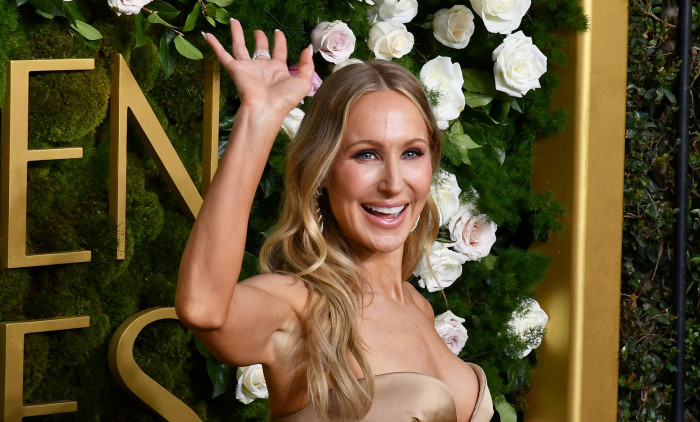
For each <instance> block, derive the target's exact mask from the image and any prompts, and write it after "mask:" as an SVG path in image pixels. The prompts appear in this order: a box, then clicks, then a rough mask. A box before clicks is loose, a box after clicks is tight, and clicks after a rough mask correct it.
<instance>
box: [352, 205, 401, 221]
mask: <svg viewBox="0 0 700 422" xmlns="http://www.w3.org/2000/svg"><path fill="white" fill-rule="evenodd" d="M407 207H408V205H406V204H404V205H400V206H398V207H374V206H371V205H362V208H363V209H364V210H365V211H366V212H368V213H370V214H372V215H374V216H377V217H380V218H383V219H386V220H393V219H395V218H396V217H398V216H399V215H401V213H402V212H403V211H404V210H405V209H406V208H407Z"/></svg>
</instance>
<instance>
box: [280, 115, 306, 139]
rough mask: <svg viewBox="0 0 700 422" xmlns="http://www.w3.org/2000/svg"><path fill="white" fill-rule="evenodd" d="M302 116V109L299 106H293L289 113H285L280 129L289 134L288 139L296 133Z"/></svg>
mask: <svg viewBox="0 0 700 422" xmlns="http://www.w3.org/2000/svg"><path fill="white" fill-rule="evenodd" d="M303 118H304V111H303V110H301V109H299V108H293V109H292V110H291V111H290V112H289V114H287V117H285V118H284V121H283V122H282V129H283V130H284V133H286V134H287V136H289V139H293V138H294V137H295V136H296V135H297V130H299V125H300V124H301V120H302V119H303Z"/></svg>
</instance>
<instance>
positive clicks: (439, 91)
mask: <svg viewBox="0 0 700 422" xmlns="http://www.w3.org/2000/svg"><path fill="white" fill-rule="evenodd" d="M19 1H20V2H21V0H19ZM59 3H61V4H60V7H58V6H56V4H59ZM74 3H76V2H70V1H64V2H58V3H57V2H51V4H52V5H54V7H53V8H51V9H48V8H44V6H43V5H44V2H28V3H26V5H24V6H21V7H34V9H35V10H36V11H37V12H39V14H40V15H42V16H45V17H57V18H60V19H66V20H67V21H68V23H69V25H68V26H69V27H70V31H72V32H73V33H75V34H77V35H79V36H81V37H83V38H84V41H85V43H86V44H87V45H96V43H99V42H101V41H100V40H101V39H102V37H103V36H105V37H108V35H107V32H106V31H104V30H101V28H102V27H101V26H100V25H99V24H98V23H96V22H95V21H93V20H91V17H90V16H91V15H90V14H86V13H83V12H82V11H81V10H82V9H81V8H80V7H77V6H76V4H74ZM47 4H48V2H47ZM108 6H109V7H110V8H112V10H113V11H114V12H110V13H111V15H112V16H111V17H109V18H108V19H112V20H115V21H117V22H119V23H120V24H121V25H125V26H130V28H132V29H131V31H132V32H131V33H132V35H133V36H132V39H133V43H134V48H135V50H134V51H138V49H139V48H143V49H145V48H151V49H153V50H154V51H156V52H157V55H158V60H159V62H160V66H161V69H162V74H163V75H164V76H165V77H173V75H177V72H179V71H180V69H183V68H188V67H189V66H194V65H193V63H200V62H199V61H200V60H201V59H202V58H203V56H204V54H203V52H204V53H206V52H207V51H208V50H206V48H207V47H206V45H205V43H204V41H203V40H202V39H201V37H200V36H199V33H200V31H206V32H213V33H214V34H215V35H216V36H217V37H218V38H219V39H220V40H222V41H223V42H230V41H229V40H230V37H229V34H228V28H227V24H228V22H229V18H230V17H236V18H237V19H239V20H241V21H242V22H244V23H245V27H246V28H247V29H249V30H252V29H254V28H261V29H263V30H264V31H266V32H268V34H270V33H271V32H272V31H273V30H274V29H280V30H282V31H283V32H284V33H285V34H286V35H287V40H288V45H289V50H290V54H289V57H298V52H299V51H300V50H301V49H302V48H304V47H306V46H308V45H309V44H312V45H313V49H314V52H315V54H314V60H315V64H316V71H317V73H318V75H317V76H318V78H317V79H316V80H315V86H316V87H317V86H318V85H319V84H321V83H322V80H323V78H324V77H326V76H327V75H328V74H330V73H331V72H332V71H333V70H334V69H337V68H340V67H342V66H344V65H347V64H349V63H353V62H356V61H362V60H370V59H374V58H379V59H383V60H392V61H395V62H397V63H399V64H401V65H402V66H404V67H406V68H407V69H409V70H410V71H412V72H413V73H414V74H415V75H416V76H417V77H419V78H420V79H421V81H422V82H423V84H424V86H425V88H426V92H427V93H428V97H429V99H430V100H431V104H432V105H433V110H434V113H435V115H436V117H437V119H438V121H439V123H440V128H441V129H442V130H443V159H442V168H441V170H440V172H439V173H438V175H437V176H436V177H435V180H434V182H433V187H432V189H431V194H432V196H433V199H434V200H435V202H436V203H437V205H438V209H439V215H438V216H434V219H435V221H436V222H437V224H439V226H440V235H439V238H438V241H437V242H436V243H435V244H434V245H432V247H431V248H430V267H432V270H431V269H429V267H428V265H427V264H428V261H427V260H425V259H423V261H422V262H421V263H420V264H419V266H418V267H417V268H416V270H415V271H414V275H415V278H414V279H413V280H411V282H412V283H414V284H415V285H416V286H418V287H419V289H420V290H421V292H423V293H424V295H425V296H426V298H427V299H428V300H429V301H430V302H431V304H432V305H433V307H434V308H435V310H436V314H438V317H437V318H436V321H435V326H436V330H437V331H438V333H440V335H441V336H442V337H443V338H444V339H445V341H446V344H447V345H448V347H450V349H451V350H452V351H453V352H455V353H456V354H459V356H460V357H462V358H463V359H465V360H471V361H476V362H477V363H479V364H480V365H481V366H482V367H483V368H484V369H485V371H486V374H487V377H488V380H489V386H490V389H491V391H492V395H493V397H494V403H496V409H497V411H499V413H501V414H502V415H505V414H510V413H509V412H512V407H513V406H515V407H523V406H524V397H525V395H526V394H527V391H528V388H529V374H530V373H531V371H532V368H533V367H534V366H535V365H536V363H537V361H536V353H532V352H529V351H528V352H527V353H525V352H526V351H527V350H528V349H534V348H535V347H537V345H538V344H539V341H540V340H541V337H542V335H543V332H544V324H545V323H546V317H543V315H546V314H544V311H541V309H540V310H537V308H538V306H537V307H535V306H534V304H535V303H536V301H534V297H535V294H534V286H535V285H536V283H537V282H538V281H539V280H541V278H542V277H543V276H544V274H545V272H546V268H547V265H548V258H547V257H545V256H542V255H541V254H539V253H537V252H534V251H530V250H528V248H529V246H530V245H532V244H534V243H536V242H540V241H546V240H547V239H548V237H549V235H550V233H552V232H553V231H556V230H559V229H561V225H560V223H559V222H558V217H559V216H560V215H561V213H562V212H563V210H562V209H561V206H560V205H559V204H558V203H557V202H556V201H554V200H553V199H552V198H551V196H550V195H548V194H542V193H535V192H532V191H531V190H530V187H529V178H530V174H529V169H530V157H531V154H532V143H533V141H534V139H535V137H536V135H538V134H543V135H547V134H551V133H553V132H556V131H558V130H561V129H562V128H563V127H564V125H565V123H566V116H565V114H564V112H563V111H561V110H553V109H552V107H551V104H550V101H549V98H550V97H551V95H552V93H553V91H554V89H555V88H556V86H557V84H558V82H557V79H556V77H555V76H554V75H553V74H552V73H551V71H548V69H549V68H551V66H552V65H563V64H564V63H565V57H564V55H563V53H562V51H561V45H562V42H561V39H560V38H559V36H558V35H557V30H559V32H561V31H567V30H569V31H572V30H573V31H577V30H583V29H584V28H585V17H584V16H583V14H582V12H581V9H580V7H579V5H578V0H561V1H553V0H542V1H538V2H535V3H534V4H532V3H531V1H530V0H513V1H510V2H502V1H497V0H470V1H468V2H467V1H466V0H465V1H464V2H460V3H459V4H455V3H454V2H450V1H443V0H418V1H416V0H364V1H363V0H340V1H336V2H326V1H321V0H318V1H313V0H304V1H301V0H286V1H283V0H259V1H250V0H239V1H236V2H233V1H231V0H212V1H208V0H196V1H194V0H191V1H188V0H178V1H171V0H152V1H151V0H140V1H139V0H108ZM108 11H109V10H108ZM247 35H248V36H249V35H250V34H247ZM294 71H295V69H294V63H290V72H294ZM222 81H223V78H222ZM314 91H315V90H312V92H310V93H309V97H307V98H306V100H305V103H304V104H300V105H299V106H298V107H297V108H295V109H294V110H292V111H291V112H290V113H289V115H288V116H287V118H286V119H285V121H284V124H283V127H282V130H281V131H280V135H279V139H278V142H276V144H275V147H274V148H273V151H272V154H271V157H270V161H269V166H268V168H267V169H266V171H265V173H264V175H263V179H262V181H261V183H260V189H259V192H258V195H257V196H256V199H255V202H254V204H253V212H252V218H251V227H250V230H251V232H252V233H253V234H258V236H257V237H256V236H255V235H253V236H249V238H250V239H251V240H250V241H249V245H248V248H247V250H248V251H249V252H250V254H251V255H247V258H246V259H249V260H252V259H253V258H252V256H253V255H255V254H256V251H257V250H258V248H259V245H260V242H261V239H262V238H263V236H264V233H265V232H266V231H267V230H268V229H269V227H270V226H271V224H272V222H273V221H274V219H275V218H276V211H275V210H276V209H277V204H279V203H280V195H281V190H282V189H281V174H282V170H283V166H284V149H285V145H286V144H287V143H288V142H289V139H290V138H292V137H293V136H294V134H295V133H296V130H297V128H298V125H299V122H300V121H301V119H302V118H303V115H304V110H305V108H306V107H307V104H308V103H309V102H311V101H313V97H312V95H313V92H314ZM222 93H223V94H224V95H222V97H223V98H224V101H223V102H222V105H221V126H220V136H221V140H222V144H223V142H225V140H226V139H227V138H228V130H230V127H231V122H232V119H233V116H234V115H235V111H236V107H237V100H236V92H235V89H234V88H233V87H232V86H230V84H227V83H226V82H225V81H224V82H223V83H222ZM253 266H254V265H253ZM248 275H251V274H248ZM443 295H444V296H443ZM445 299H446V301H445ZM448 307H449V309H448ZM529 308H533V309H535V311H533V312H534V315H536V317H534V319H533V318H531V317H529V316H527V315H530V314H531V312H529V311H527V309H529ZM540 311H541V313H540ZM523 320H525V321H529V322H526V323H523V322H522V321H523ZM533 321H534V322H533ZM543 321H544V322H543ZM465 327H466V328H465ZM523 327H524V328H523ZM467 328H468V330H469V334H470V335H469V337H468V338H467V333H466V330H467ZM462 330H464V331H462ZM208 359H210V360H211V359H213V358H211V357H208ZM210 368H212V369H210V372H212V373H216V374H219V375H221V374H224V373H225V374H226V375H225V376H226V377H231V378H237V379H239V383H238V384H239V385H238V387H236V388H235V395H236V397H239V399H240V400H241V401H250V400H253V399H254V398H261V397H263V396H264V395H265V394H264V392H263V391H264V377H262V373H261V368H259V367H255V369H251V368H248V369H243V368H240V369H239V370H238V371H237V372H238V374H237V375H234V374H233V373H231V371H227V372H217V371H224V369H223V368H221V367H220V366H211V367H210ZM212 379H214V380H216V379H217V376H215V375H212ZM216 382H217V381H215V383H216ZM230 385H235V383H230ZM229 390H230V391H231V392H232V394H233V393H234V389H232V388H231V389H229ZM219 392H221V391H219ZM256 402H259V400H258V401H256ZM261 412H263V411H262V410H261ZM261 414H263V413H261ZM250 417H251V418H254V417H253V416H250ZM237 420H238V419H237Z"/></svg>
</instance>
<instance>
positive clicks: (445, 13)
mask: <svg viewBox="0 0 700 422" xmlns="http://www.w3.org/2000/svg"><path fill="white" fill-rule="evenodd" d="M472 34H474V14H473V13H472V11H471V10H469V9H467V6H464V5H461V4H458V5H455V6H452V8H450V9H440V10H438V11H437V12H436V13H435V18H433V35H434V36H435V39H437V40H438V41H440V43H442V45H445V46H447V47H451V48H464V47H466V46H467V44H469V40H470V39H471V38H472Z"/></svg>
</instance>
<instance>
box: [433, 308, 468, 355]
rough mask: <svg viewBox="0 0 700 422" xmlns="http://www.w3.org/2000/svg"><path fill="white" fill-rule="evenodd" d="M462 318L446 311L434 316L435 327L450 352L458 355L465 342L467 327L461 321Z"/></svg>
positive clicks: (462, 320)
mask: <svg viewBox="0 0 700 422" xmlns="http://www.w3.org/2000/svg"><path fill="white" fill-rule="evenodd" d="M463 322H464V318H460V317H458V316H457V315H455V314H453V313H452V311H447V312H445V313H443V314H440V315H438V316H436V317H435V329H436V330H437V332H438V334H439V335H440V337H441V338H442V340H443V341H444V342H445V344H446V345H447V347H448V348H449V349H450V350H452V353H454V354H455V355H458V354H459V352H461V351H462V348H463V347H464V345H465V344H466V343H467V338H469V335H468V334H467V329H466V328H464V326H463V325H462V323H463Z"/></svg>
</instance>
